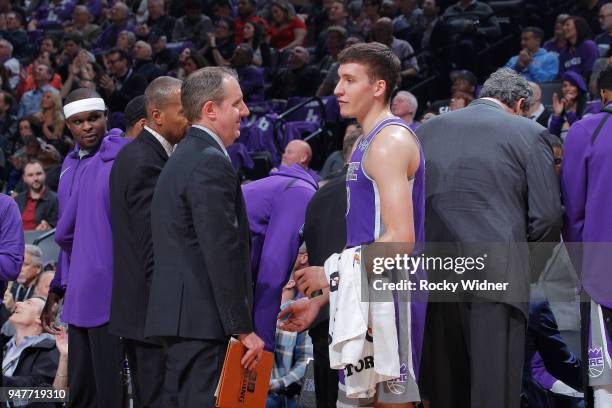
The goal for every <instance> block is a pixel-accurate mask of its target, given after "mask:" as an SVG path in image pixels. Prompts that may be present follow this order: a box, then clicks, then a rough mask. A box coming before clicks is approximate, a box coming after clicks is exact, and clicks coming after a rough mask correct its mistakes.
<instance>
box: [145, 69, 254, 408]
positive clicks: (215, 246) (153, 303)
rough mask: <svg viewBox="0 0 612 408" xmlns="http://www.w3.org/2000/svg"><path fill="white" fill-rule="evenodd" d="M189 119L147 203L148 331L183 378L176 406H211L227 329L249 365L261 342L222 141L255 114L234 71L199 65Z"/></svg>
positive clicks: (187, 85) (187, 91)
mask: <svg viewBox="0 0 612 408" xmlns="http://www.w3.org/2000/svg"><path fill="white" fill-rule="evenodd" d="M181 101H182V104H183V108H184V110H185V116H186V117H187V120H189V122H191V123H192V127H191V128H190V129H189V132H188V133H187V136H186V137H185V139H184V140H183V141H182V142H181V143H180V145H179V146H178V148H177V149H176V151H175V152H174V153H173V154H172V157H170V159H169V160H168V163H166V166H165V167H164V169H163V170H162V172H161V174H160V176H159V180H158V182H157V186H156V187H155V193H154V195H153V203H152V206H151V222H152V231H153V253H154V258H155V266H154V272H153V278H152V283H151V293H150V295H149V303H148V306H147V318H146V324H145V336H157V337H161V338H162V339H163V340H164V342H165V344H166V346H167V359H168V370H169V371H172V373H173V375H176V376H177V378H179V381H178V384H177V386H178V401H179V407H181V408H182V407H212V406H214V404H215V397H214V392H215V387H216V385H217V382H218V380H219V377H220V374H221V367H222V365H223V359H224V357H225V351H226V349H227V344H228V340H229V338H230V336H236V337H237V338H238V340H239V341H240V342H242V344H243V345H244V346H245V347H246V349H247V351H246V354H245V355H244V357H243V358H242V364H243V366H244V367H246V368H247V369H252V368H253V367H254V366H255V365H256V364H257V362H258V360H259V359H260V358H261V355H262V352H263V347H264V343H263V341H262V340H261V339H260V338H259V337H258V336H257V335H256V334H255V333H254V332H253V317H252V305H253V293H252V290H253V289H252V276H251V270H250V266H249V265H250V256H249V222H248V219H247V215H246V209H245V204H244V200H243V198H242V191H241V188H240V182H239V180H238V175H237V174H236V172H235V171H234V169H233V167H232V164H231V162H230V159H229V156H228V154H227V151H226V147H227V146H229V145H230V144H232V143H233V142H234V141H235V140H236V139H237V138H238V136H239V135H240V119H241V118H243V117H245V116H247V115H248V114H249V110H248V108H247V107H246V105H245V104H244V101H243V99H242V92H241V91H240V85H239V84H238V81H237V74H236V73H235V71H232V70H229V69H227V68H221V67H210V68H202V69H201V70H199V71H196V72H195V73H193V74H191V75H190V76H189V78H187V80H186V81H185V82H184V83H183V86H182V88H181Z"/></svg>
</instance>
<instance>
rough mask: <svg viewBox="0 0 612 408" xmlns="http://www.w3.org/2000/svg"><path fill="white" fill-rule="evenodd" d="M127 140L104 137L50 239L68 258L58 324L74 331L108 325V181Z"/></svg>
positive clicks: (110, 256)
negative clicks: (62, 304)
mask: <svg viewBox="0 0 612 408" xmlns="http://www.w3.org/2000/svg"><path fill="white" fill-rule="evenodd" d="M128 142H130V139H126V138H124V137H121V136H108V137H106V138H104V140H103V141H102V145H101V146H100V150H99V151H98V153H96V155H95V156H94V157H92V158H91V160H88V161H87V163H86V164H85V166H84V167H83V169H82V171H81V172H80V174H78V175H77V178H76V179H75V185H76V190H74V194H72V196H71V197H70V200H69V201H68V205H67V206H66V208H65V210H64V213H63V214H62V216H61V218H60V219H59V221H58V223H57V231H56V232H55V240H56V241H57V243H58V244H59V245H60V247H61V248H62V249H63V250H64V251H66V252H67V253H68V254H70V266H69V268H68V276H66V277H65V282H66V295H65V297H64V310H63V312H62V320H63V321H64V322H66V323H69V324H72V325H74V326H78V327H96V326H100V325H102V324H105V323H108V319H109V315H110V301H111V288H112V283H113V241H112V231H111V220H110V193H109V176H110V171H111V167H112V166H113V161H114V160H115V157H116V156H117V153H119V150H121V148H122V147H123V146H125V145H126V144H127V143H128Z"/></svg>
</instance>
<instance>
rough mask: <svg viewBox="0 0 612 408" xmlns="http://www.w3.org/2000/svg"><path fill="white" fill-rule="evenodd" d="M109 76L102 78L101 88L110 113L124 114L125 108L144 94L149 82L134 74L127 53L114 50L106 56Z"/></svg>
mask: <svg viewBox="0 0 612 408" xmlns="http://www.w3.org/2000/svg"><path fill="white" fill-rule="evenodd" d="M106 61H107V63H108V71H109V74H110V75H111V76H109V75H106V74H105V75H103V76H102V77H101V78H100V81H99V86H100V88H101V90H102V92H103V94H104V96H105V97H106V100H107V101H108V108H109V110H110V112H122V111H123V110H124V109H125V106H126V105H127V104H128V102H129V101H131V100H132V99H133V98H135V97H136V96H138V95H142V94H143V93H144V90H145V88H146V87H147V80H146V79H145V77H144V76H142V75H140V74H138V73H136V72H134V69H133V68H132V66H131V63H130V57H129V55H128V54H127V52H125V51H123V50H121V49H118V48H114V49H112V50H110V51H109V52H108V53H107V54H106Z"/></svg>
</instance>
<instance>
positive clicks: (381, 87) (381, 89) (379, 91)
mask: <svg viewBox="0 0 612 408" xmlns="http://www.w3.org/2000/svg"><path fill="white" fill-rule="evenodd" d="M385 92H387V82H386V81H385V80H383V79H379V80H378V81H376V91H375V92H374V96H377V97H380V96H383V95H384V94H385Z"/></svg>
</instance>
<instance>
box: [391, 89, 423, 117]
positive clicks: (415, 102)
mask: <svg viewBox="0 0 612 408" xmlns="http://www.w3.org/2000/svg"><path fill="white" fill-rule="evenodd" d="M398 95H399V96H402V97H404V98H407V99H408V101H409V102H410V104H411V105H412V106H413V107H414V113H415V114H416V111H418V110H419V101H418V100H417V98H416V96H414V95H413V94H412V93H411V92H408V91H399V92H398V93H397V94H395V96H398Z"/></svg>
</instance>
